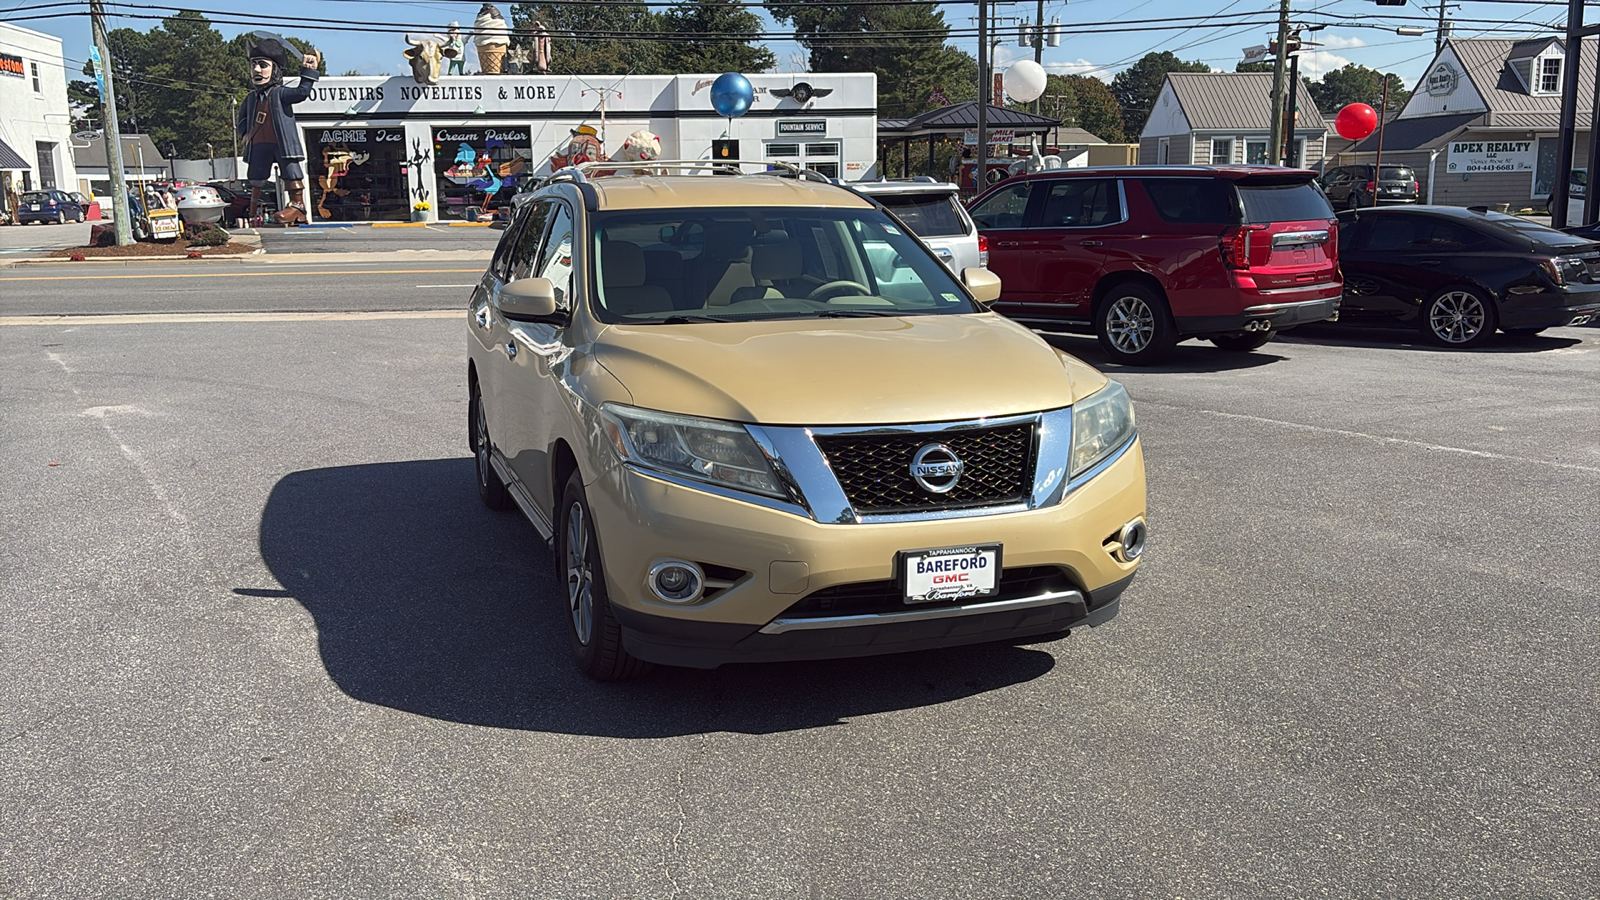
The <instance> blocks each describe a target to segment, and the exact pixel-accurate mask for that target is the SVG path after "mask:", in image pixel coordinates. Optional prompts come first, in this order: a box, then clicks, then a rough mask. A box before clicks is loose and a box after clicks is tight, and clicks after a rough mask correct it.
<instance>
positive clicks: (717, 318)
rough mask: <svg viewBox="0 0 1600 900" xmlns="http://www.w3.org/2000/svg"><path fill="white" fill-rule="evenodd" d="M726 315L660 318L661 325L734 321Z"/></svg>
mask: <svg viewBox="0 0 1600 900" xmlns="http://www.w3.org/2000/svg"><path fill="white" fill-rule="evenodd" d="M734 321H737V320H736V319H730V318H727V317H726V316H667V317H666V318H665V319H662V320H661V324H663V325H689V324H692V323H694V322H734Z"/></svg>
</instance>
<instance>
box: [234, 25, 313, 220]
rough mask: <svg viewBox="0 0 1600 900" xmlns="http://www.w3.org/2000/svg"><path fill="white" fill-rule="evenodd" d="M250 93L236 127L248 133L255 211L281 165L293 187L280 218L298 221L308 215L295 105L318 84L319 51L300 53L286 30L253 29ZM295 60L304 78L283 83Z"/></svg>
mask: <svg viewBox="0 0 1600 900" xmlns="http://www.w3.org/2000/svg"><path fill="white" fill-rule="evenodd" d="M249 54H250V93H248V94H246V95H245V98H244V102H243V103H241V104H239V118H238V121H236V122H234V128H235V130H236V131H237V133H238V135H239V137H241V138H243V139H244V158H245V160H246V161H247V163H248V166H249V172H248V175H249V179H250V216H251V218H254V217H255V213H256V208H257V207H258V206H259V205H260V202H261V189H262V188H264V187H267V186H268V185H270V184H272V166H273V165H274V164H276V165H277V166H278V173H279V174H280V175H281V176H283V180H284V184H285V186H286V187H287V188H288V189H289V198H290V199H289V205H288V207H287V208H285V209H283V210H281V211H280V212H279V214H278V220H279V221H282V222H293V221H295V220H303V219H304V218H305V213H306V207H305V200H304V193H303V189H304V187H305V178H306V173H305V168H304V166H302V165H301V164H302V163H303V162H304V161H305V158H306V150H305V146H304V145H303V144H301V143H300V129H298V128H296V127H295V123H294V109H293V107H294V105H295V104H296V103H299V102H300V101H302V100H304V99H306V98H307V97H309V96H311V88H312V86H313V85H315V84H316V81H317V78H318V74H317V62H318V60H319V59H320V58H321V57H320V55H319V54H318V53H317V51H315V50H312V51H311V52H309V53H306V54H304V55H301V54H300V52H299V51H297V50H296V49H295V48H294V46H293V45H292V44H290V43H289V42H288V41H287V40H285V39H284V38H283V37H282V36H280V35H276V34H272V33H271V32H267V31H255V32H251V34H250V44H249ZM291 61H293V62H294V63H298V64H299V75H300V83H299V84H297V85H295V86H294V87H292V88H291V87H284V85H283V76H284V74H285V72H287V71H289V69H290V66H291Z"/></svg>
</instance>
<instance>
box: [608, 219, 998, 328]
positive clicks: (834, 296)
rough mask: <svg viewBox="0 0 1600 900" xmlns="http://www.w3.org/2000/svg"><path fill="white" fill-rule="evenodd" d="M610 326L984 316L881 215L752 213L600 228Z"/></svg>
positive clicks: (918, 246)
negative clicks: (959, 314)
mask: <svg viewBox="0 0 1600 900" xmlns="http://www.w3.org/2000/svg"><path fill="white" fill-rule="evenodd" d="M593 258H594V259H595V260H596V263H595V272H596V273H597V277H596V278H595V284H596V285H597V286H598V288H599V289H598V290H597V291H596V296H595V298H594V300H595V302H594V304H593V305H594V313H595V316H596V317H597V318H599V319H600V320H601V321H603V322H631V323H657V324H661V323H665V324H692V323H699V322H735V321H752V320H756V319H811V318H816V319H823V318H854V317H860V316H908V315H945V314H953V313H971V312H977V311H978V309H977V307H976V306H975V304H974V303H973V302H972V301H971V300H970V299H969V298H968V296H967V294H966V292H965V291H964V290H963V289H962V287H961V286H960V285H959V284H957V283H956V281H955V279H954V278H953V277H951V275H950V273H949V270H947V269H946V268H945V267H944V265H943V264H941V263H940V262H939V261H938V260H936V259H934V257H933V256H932V255H931V254H929V253H928V251H927V249H926V248H925V247H924V246H923V245H922V243H921V242H920V241H918V240H917V239H916V238H915V237H914V236H912V235H910V234H908V233H906V232H905V231H904V230H903V229H901V228H900V227H898V226H897V225H895V224H894V222H892V221H891V220H890V219H889V217H888V216H886V215H884V214H883V213H882V212H880V211H878V210H876V209H816V208H811V207H768V208H755V207H740V208H729V209H712V208H697V209H669V210H641V211H628V212H616V213H610V214H602V215H600V216H597V217H596V224H595V228H594V252H593Z"/></svg>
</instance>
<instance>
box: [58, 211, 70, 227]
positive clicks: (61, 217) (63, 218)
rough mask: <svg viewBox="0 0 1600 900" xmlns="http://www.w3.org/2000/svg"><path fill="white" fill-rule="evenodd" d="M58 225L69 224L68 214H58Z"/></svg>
mask: <svg viewBox="0 0 1600 900" xmlns="http://www.w3.org/2000/svg"><path fill="white" fill-rule="evenodd" d="M56 224H57V225H65V224H67V214H66V213H64V212H57V213H56Z"/></svg>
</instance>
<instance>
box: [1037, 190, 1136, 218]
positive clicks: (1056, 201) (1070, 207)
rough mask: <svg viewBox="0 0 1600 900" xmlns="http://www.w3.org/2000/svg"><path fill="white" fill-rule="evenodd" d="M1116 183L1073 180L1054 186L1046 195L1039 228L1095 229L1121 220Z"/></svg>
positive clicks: (1120, 207)
mask: <svg viewBox="0 0 1600 900" xmlns="http://www.w3.org/2000/svg"><path fill="white" fill-rule="evenodd" d="M1116 190H1117V186H1116V183H1115V182H1113V181H1111V180H1110V179H1109V178H1071V179H1066V180H1063V181H1058V182H1055V183H1054V184H1051V185H1050V186H1049V192H1048V193H1047V194H1045V198H1044V209H1043V211H1041V212H1040V214H1039V227H1040V228H1093V227H1095V226H1097V225H1110V224H1112V223H1114V222H1119V221H1121V220H1122V204H1121V202H1120V198H1118V197H1117V193H1116Z"/></svg>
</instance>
